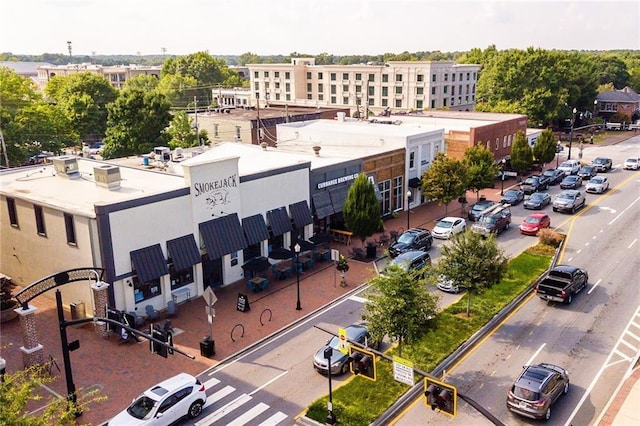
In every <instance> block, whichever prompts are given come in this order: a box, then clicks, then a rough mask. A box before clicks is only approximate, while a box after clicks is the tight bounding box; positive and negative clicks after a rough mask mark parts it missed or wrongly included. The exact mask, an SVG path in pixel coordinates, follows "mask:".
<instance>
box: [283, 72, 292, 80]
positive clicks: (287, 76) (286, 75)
mask: <svg viewBox="0 0 640 426" xmlns="http://www.w3.org/2000/svg"><path fill="white" fill-rule="evenodd" d="M289 77H291V73H290V72H289V71H285V73H284V79H285V80H289Z"/></svg>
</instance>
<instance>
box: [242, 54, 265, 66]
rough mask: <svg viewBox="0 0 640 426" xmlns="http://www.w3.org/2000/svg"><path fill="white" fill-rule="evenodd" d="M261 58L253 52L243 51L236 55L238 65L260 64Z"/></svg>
mask: <svg viewBox="0 0 640 426" xmlns="http://www.w3.org/2000/svg"><path fill="white" fill-rule="evenodd" d="M261 63H262V58H261V57H260V56H258V55H256V54H255V53H252V52H245V53H243V54H242V55H240V56H239V57H238V65H240V66H245V65H247V64H261Z"/></svg>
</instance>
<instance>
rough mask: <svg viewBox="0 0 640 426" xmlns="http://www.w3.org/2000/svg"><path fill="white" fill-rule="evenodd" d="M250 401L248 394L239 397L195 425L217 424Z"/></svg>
mask: <svg viewBox="0 0 640 426" xmlns="http://www.w3.org/2000/svg"><path fill="white" fill-rule="evenodd" d="M249 401H251V397H250V396H249V395H247V394H246V393H243V394H242V395H240V396H239V397H237V398H236V399H234V400H233V401H231V402H230V403H228V404H227V405H225V406H223V407H221V408H220V409H218V410H216V411H214V412H213V413H211V414H209V415H208V416H207V417H205V418H203V419H201V420H200V421H199V422H197V423H196V424H195V426H205V425H211V424H213V423H215V422H217V421H218V420H220V419H221V418H223V417H224V416H226V415H227V414H229V413H230V412H232V411H233V410H235V409H236V408H238V407H240V406H241V405H242V404H246V403H247V402H249Z"/></svg>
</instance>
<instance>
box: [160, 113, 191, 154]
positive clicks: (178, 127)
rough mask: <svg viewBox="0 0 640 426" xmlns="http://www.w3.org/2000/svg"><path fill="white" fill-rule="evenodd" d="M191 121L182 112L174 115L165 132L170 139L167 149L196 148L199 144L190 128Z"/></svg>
mask: <svg viewBox="0 0 640 426" xmlns="http://www.w3.org/2000/svg"><path fill="white" fill-rule="evenodd" d="M192 121H193V120H192V119H191V118H190V117H189V116H188V115H187V113H186V112H184V111H179V112H177V113H175V114H174V116H173V119H172V120H171V125H170V126H169V129H168V130H167V132H168V133H169V136H170V137H171V140H170V141H169V148H171V149H175V148H178V147H180V148H189V147H192V146H198V144H199V142H198V139H197V138H196V131H195V129H194V127H193V126H192Z"/></svg>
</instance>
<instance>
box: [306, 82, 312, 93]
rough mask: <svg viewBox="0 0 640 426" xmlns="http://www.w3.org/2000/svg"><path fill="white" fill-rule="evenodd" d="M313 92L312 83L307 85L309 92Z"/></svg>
mask: <svg viewBox="0 0 640 426" xmlns="http://www.w3.org/2000/svg"><path fill="white" fill-rule="evenodd" d="M312 90H313V89H312V88H311V83H307V92H311V91H312Z"/></svg>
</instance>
